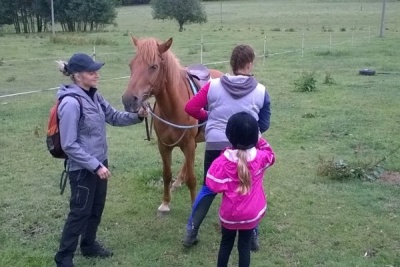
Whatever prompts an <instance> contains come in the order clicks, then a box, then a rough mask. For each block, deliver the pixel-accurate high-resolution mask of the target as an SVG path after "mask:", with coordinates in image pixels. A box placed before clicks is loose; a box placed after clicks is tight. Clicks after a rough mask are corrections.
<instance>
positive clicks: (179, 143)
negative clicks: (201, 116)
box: [122, 36, 223, 213]
mask: <svg viewBox="0 0 400 267" xmlns="http://www.w3.org/2000/svg"><path fill="white" fill-rule="evenodd" d="M132 41H133V44H134V46H135V47H136V55H135V56H134V58H133V59H132V60H131V61H130V64H129V67H130V71H131V76H130V79H129V83H128V87H127V89H126V91H125V93H124V95H123V96H122V102H123V104H124V107H125V110H126V111H130V112H136V111H138V110H139V108H140V107H141V106H143V105H144V104H145V103H146V102H147V100H148V99H149V98H150V97H152V96H154V97H155V101H156V105H155V109H154V111H153V112H154V114H155V118H154V120H153V123H154V130H155V133H156V136H157V140H158V149H159V152H160V155H161V159H162V163H163V182H164V194H163V200H162V204H161V205H160V207H159V208H158V211H159V212H161V213H168V212H169V211H170V208H169V203H170V201H171V192H170V190H171V186H172V188H176V187H179V186H180V185H181V183H182V182H185V183H186V185H187V187H188V188H189V190H190V197H191V201H192V204H193V202H194V199H195V197H196V177H195V174H194V160H195V149H196V143H197V142H202V141H204V137H203V134H199V131H200V129H199V127H198V121H197V120H196V119H194V118H192V117H191V116H189V115H188V114H187V113H186V112H185V110H184V107H185V104H186V103H187V102H188V100H189V99H190V98H191V97H192V96H193V92H192V90H191V88H190V84H189V81H188V74H187V71H186V69H185V68H184V67H182V66H181V64H180V62H179V60H178V58H177V57H176V56H175V55H174V54H173V53H172V52H171V51H170V49H169V48H170V47H171V45H172V38H170V39H169V40H168V41H166V42H160V41H158V40H156V39H154V38H143V39H137V38H135V37H133V36H132ZM210 75H211V78H217V77H221V76H222V75H223V73H222V72H220V71H218V70H210ZM157 117H158V118H159V119H156V118H157ZM177 126H182V127H177ZM174 147H179V148H180V149H181V151H182V152H183V154H184V156H185V160H184V163H183V166H182V168H181V170H180V172H179V174H178V176H177V178H176V180H175V182H174V183H173V184H172V171H171V161H172V150H173V149H174Z"/></svg>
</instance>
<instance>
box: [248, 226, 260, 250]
mask: <svg viewBox="0 0 400 267" xmlns="http://www.w3.org/2000/svg"><path fill="white" fill-rule="evenodd" d="M250 242H251V244H250V250H251V251H253V252H256V251H258V250H259V249H260V243H259V242H258V230H257V228H256V229H254V230H253V233H252V235H251V241H250Z"/></svg>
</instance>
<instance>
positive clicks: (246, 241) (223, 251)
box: [217, 226, 253, 267]
mask: <svg viewBox="0 0 400 267" xmlns="http://www.w3.org/2000/svg"><path fill="white" fill-rule="evenodd" d="M221 232H222V238H221V243H220V246H219V252H218V264H217V267H227V266H228V261H229V256H230V255H231V252H232V248H233V245H234V244H235V238H236V232H239V239H238V243H237V248H238V252H239V267H249V266H250V243H251V236H252V233H253V229H250V230H230V229H226V228H225V227H223V226H221Z"/></svg>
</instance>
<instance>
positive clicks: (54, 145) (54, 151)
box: [46, 94, 82, 159]
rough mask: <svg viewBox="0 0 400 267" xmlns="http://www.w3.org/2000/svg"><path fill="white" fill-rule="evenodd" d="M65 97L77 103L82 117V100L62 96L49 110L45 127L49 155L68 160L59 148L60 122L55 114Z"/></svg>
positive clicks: (75, 96)
mask: <svg viewBox="0 0 400 267" xmlns="http://www.w3.org/2000/svg"><path fill="white" fill-rule="evenodd" d="M66 96H72V97H74V98H75V99H76V100H77V101H78V103H79V106H80V114H81V116H82V100H81V99H80V97H79V96H78V95H76V94H67V95H64V96H63V97H61V98H59V99H58V100H57V102H56V103H55V104H54V106H53V107H52V108H51V109H50V116H49V122H48V125H47V136H46V144H47V150H49V152H50V154H51V155H52V156H53V157H55V158H57V159H67V158H68V156H67V155H66V154H65V152H64V151H63V149H62V147H61V139H60V129H59V123H60V120H59V119H58V114H57V113H58V112H57V111H58V106H59V105H60V103H61V101H62V100H63V98H64V97H66Z"/></svg>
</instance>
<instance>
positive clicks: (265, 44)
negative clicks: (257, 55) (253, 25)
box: [263, 35, 267, 66]
mask: <svg viewBox="0 0 400 267" xmlns="http://www.w3.org/2000/svg"><path fill="white" fill-rule="evenodd" d="M266 56H267V35H265V37H264V56H263V66H264V65H265V57H266Z"/></svg>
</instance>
